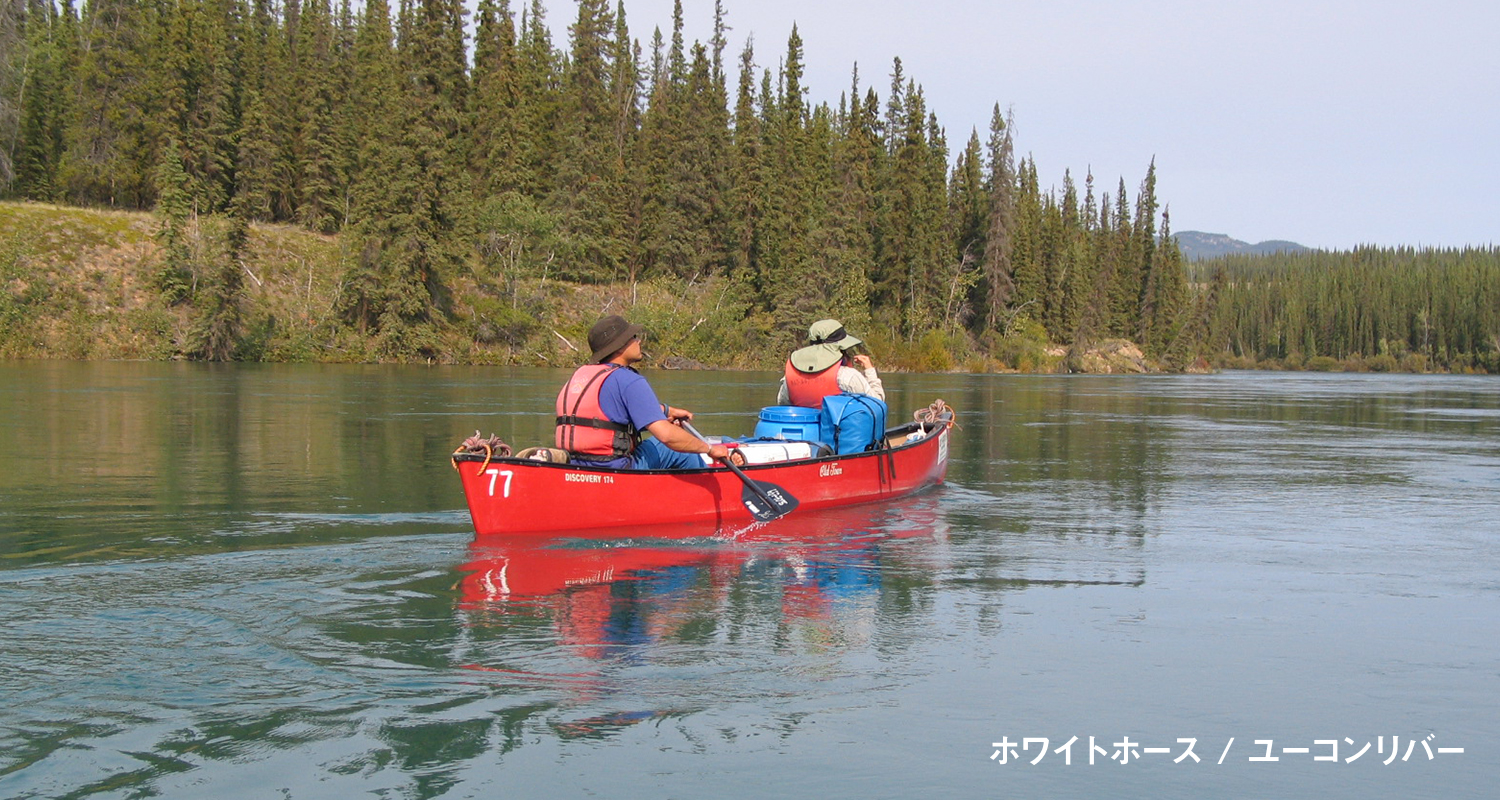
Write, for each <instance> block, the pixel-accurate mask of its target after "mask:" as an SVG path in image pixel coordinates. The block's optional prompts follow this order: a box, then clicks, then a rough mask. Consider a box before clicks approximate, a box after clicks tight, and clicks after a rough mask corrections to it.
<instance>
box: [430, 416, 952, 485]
mask: <svg viewBox="0 0 1500 800" xmlns="http://www.w3.org/2000/svg"><path fill="white" fill-rule="evenodd" d="M950 423H951V418H949V417H946V416H945V417H943V418H941V419H938V420H936V421H933V422H921V421H915V422H908V423H905V424H903V425H898V426H896V427H894V428H886V431H885V435H886V438H887V439H891V438H894V437H896V436H903V435H907V434H910V433H915V432H916V431H918V430H922V431H924V432H925V433H926V434H927V435H926V436H924V437H923V438H921V439H918V440H916V441H914V442H913V441H908V442H903V443H901V444H899V445H897V446H895V447H886V448H881V449H879V450H865V451H863V452H860V453H844V454H842V455H839V454H830V455H826V456H813V457H811V458H797V459H789V460H787V461H772V462H769V463H765V464H748V465H745V466H742V467H740V471H742V472H746V473H751V472H761V471H775V470H778V469H784V468H786V467H789V466H803V465H806V464H818V463H822V462H832V461H849V460H851V459H865V458H875V457H880V456H889V455H891V454H893V453H899V452H902V451H904V450H910V449H913V448H917V447H921V446H922V445H924V444H930V442H929V440H931V439H935V438H936V437H935V435H934V434H936V433H938V432H939V431H940V430H941V429H943V428H946V427H947V426H948V425H949V424H950ZM451 460H452V461H453V462H455V466H457V464H459V463H464V462H469V463H490V464H507V465H511V466H526V467H539V468H543V469H563V470H568V471H569V472H579V471H585V472H599V473H613V474H621V473H626V474H631V475H695V474H700V473H706V472H726V471H727V470H726V468H725V467H724V466H723V465H722V464H713V465H704V466H702V467H693V468H690V469H634V468H631V467H606V466H597V465H593V464H575V463H572V462H565V463H561V464H559V463H555V462H552V461H536V460H533V459H529V458H516V457H515V456H493V457H487V456H485V455H484V454H482V453H455V454H453V456H452V458H451Z"/></svg>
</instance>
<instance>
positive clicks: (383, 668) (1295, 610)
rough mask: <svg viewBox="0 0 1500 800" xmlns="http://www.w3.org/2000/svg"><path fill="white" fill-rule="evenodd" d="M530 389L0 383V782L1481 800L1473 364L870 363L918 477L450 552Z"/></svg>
mask: <svg viewBox="0 0 1500 800" xmlns="http://www.w3.org/2000/svg"><path fill="white" fill-rule="evenodd" d="M648 374H649V375H650V377H651V379H652V381H653V383H654V385H656V387H657V388H658V391H659V393H660V394H661V395H662V397H663V399H665V400H667V401H668V402H670V403H672V404H674V405H678V406H683V407H687V408H690V409H692V410H694V411H695V412H697V413H698V415H699V416H698V423H699V425H698V427H699V428H700V429H702V430H704V431H705V432H706V433H725V434H741V433H748V431H749V427H750V422H749V419H750V417H751V415H752V414H753V412H754V411H755V409H757V408H758V407H759V406H760V405H762V404H766V403H769V402H770V399H771V398H772V396H773V394H774V388H775V387H774V381H773V378H774V376H772V375H770V374H766V373H740V372H697V373H671V372H651V373H648ZM564 377H565V373H564V372H562V371H557V370H540V369H501V368H399V367H355V366H300V365H297V366H288V365H237V366H210V365H192V364H154V363H150V364H148V363H105V364H74V363H19V364H17V363H8V364H0V697H3V701H4V702H3V704H0V797H6V798H44V797H45V798H54V797H68V798H77V797H119V798H135V797H148V796H161V797H220V798H224V797H257V798H258V797H293V798H323V797H328V798H335V797H337V798H346V797H355V796H369V797H387V798H429V797H498V796H505V797H538V798H552V797H682V798H697V797H708V796H713V797H727V798H738V797H745V798H752V797H753V798H760V797H770V796H789V797H817V798H824V799H829V798H870V797H891V798H911V797H921V796H955V797H1043V796H1070V797H1110V798H1116V797H1154V798H1203V797H1267V798H1272V797H1274V798H1303V797H1306V798H1313V797H1317V798H1322V797H1329V796H1340V797H1361V798H1398V797H1399V798H1406V797H1415V796H1428V797H1446V798H1489V797H1494V792H1495V788H1494V787H1495V786H1496V785H1497V783H1500V753H1497V745H1500V714H1497V698H1500V382H1497V381H1496V380H1495V379H1494V378H1488V377H1459V376H1451V377H1450V376H1376V375H1321V374H1320V375H1304V374H1271V373H1231V374H1224V375H1213V376H1173V377H1146V378H1141V377H1132V378H1122V377H1050V376H1047V377H1043V376H991V375H984V376H967V375H939V376H932V375H890V376H888V377H887V378H886V385H887V387H888V389H889V393H890V399H891V405H892V408H893V416H895V415H896V414H898V413H899V414H906V413H908V412H909V411H910V410H911V409H914V408H917V407H921V406H925V405H927V404H928V403H929V402H931V401H932V400H933V399H934V398H937V397H941V398H943V399H944V400H946V401H947V402H948V403H949V404H950V405H952V406H954V407H955V408H957V409H958V411H959V424H960V426H961V427H960V429H959V430H956V431H955V432H954V439H953V446H952V450H951V458H952V462H951V467H950V471H949V483H948V484H947V485H945V486H943V487H941V488H938V489H935V490H933V491H929V492H927V493H924V494H921V495H918V496H915V497H911V498H907V499H905V500H901V501H897V502H892V503H886V504H880V505H872V506H865V507H856V508H852V509H843V510H839V511H836V512H827V513H811V512H806V513H804V512H800V511H799V512H796V513H794V514H793V515H791V516H789V517H787V518H786V519H784V520H780V521H778V522H775V523H771V524H769V525H765V526H760V527H752V528H745V529H737V530H728V531H715V530H711V529H709V530H703V531H691V532H689V533H690V535H687V536H686V537H684V536H683V533H682V532H681V531H674V532H672V536H671V537H670V538H668V537H663V536H661V535H659V534H661V533H662V532H659V531H652V530H650V529H644V530H633V531H628V532H625V533H622V534H621V535H620V536H618V537H611V538H608V539H598V538H569V537H563V538H562V539H560V540H556V541H543V542H515V541H505V540H494V541H490V540H477V541H476V537H475V536H474V534H473V531H472V528H471V527H470V525H469V520H468V516H467V512H466V511H465V510H464V506H463V499H462V496H461V493H460V491H459V487H458V481H457V478H456V477H455V476H454V474H453V471H452V468H451V466H450V465H449V464H448V461H447V458H446V456H447V454H448V453H449V452H450V451H451V450H452V449H453V447H454V446H455V445H456V444H457V443H458V441H459V440H461V439H462V438H463V437H464V436H467V435H469V434H471V433H473V432H474V430H475V429H476V428H477V429H480V430H482V431H483V432H484V433H486V434H489V433H492V432H493V433H497V434H499V435H500V436H501V437H502V438H503V439H505V440H506V441H508V442H511V443H512V444H514V445H516V446H518V447H519V446H524V445H528V444H538V443H542V442H543V441H544V440H545V439H546V438H547V437H548V435H549V426H550V419H549V412H550V408H551V403H552V396H553V394H554V393H555V391H556V388H557V387H558V386H559V385H560V384H561V382H562V380H563V378H564ZM558 513H566V509H559V510H558ZM1042 740H1045V741H1042ZM1091 742H1092V744H1093V746H1092V747H1091V746H1090V745H1091ZM1012 745H1013V746H1012ZM1459 750H1461V751H1462V752H1457V751H1459ZM1266 758H1274V759H1276V760H1274V761H1270V760H1257V759H1266ZM1091 762H1092V763H1091Z"/></svg>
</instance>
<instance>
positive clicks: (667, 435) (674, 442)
mask: <svg viewBox="0 0 1500 800" xmlns="http://www.w3.org/2000/svg"><path fill="white" fill-rule="evenodd" d="M670 410H671V411H677V412H680V413H682V414H687V416H686V417H682V416H678V417H674V418H673V419H690V418H691V417H692V414H690V413H688V412H686V411H683V410H682V409H680V408H672V409H670ZM646 430H648V431H650V432H651V435H652V436H655V437H656V440H657V441H659V442H661V443H662V444H664V445H666V446H667V447H670V448H672V449H673V450H676V451H677V452H679V453H706V454H708V457H709V458H712V459H714V460H716V461H717V460H719V459H724V458H728V457H729V448H727V447H725V446H724V445H722V444H714V445H711V444H709V443H708V442H705V441H703V440H702V439H699V438H698V437H696V436H694V435H692V434H691V433H688V432H687V431H685V430H683V429H682V428H681V427H679V426H677V425H674V424H672V423H671V422H668V421H667V420H664V419H660V420H657V421H656V422H653V423H651V424H650V425H647V426H646Z"/></svg>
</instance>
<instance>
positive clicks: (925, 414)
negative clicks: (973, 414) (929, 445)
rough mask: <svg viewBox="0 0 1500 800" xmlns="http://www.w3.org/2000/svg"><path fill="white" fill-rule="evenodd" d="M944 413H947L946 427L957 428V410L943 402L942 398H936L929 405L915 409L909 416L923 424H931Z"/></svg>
mask: <svg viewBox="0 0 1500 800" xmlns="http://www.w3.org/2000/svg"><path fill="white" fill-rule="evenodd" d="M944 414H947V415H948V427H950V428H957V427H958V411H956V410H954V409H953V408H952V407H951V406H949V405H948V404H947V403H945V402H943V400H942V398H938V399H937V400H934V401H932V405H929V406H928V407H926V408H919V409H917V410H916V411H915V412H913V413H912V415H911V416H912V419H915V420H916V421H917V422H920V423H922V424H924V425H931V424H935V423H937V422H938V421H939V420H940V419H941V418H942V416H943V415H944Z"/></svg>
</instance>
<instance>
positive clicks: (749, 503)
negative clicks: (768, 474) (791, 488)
mask: <svg viewBox="0 0 1500 800" xmlns="http://www.w3.org/2000/svg"><path fill="white" fill-rule="evenodd" d="M740 502H742V503H744V504H745V509H746V510H747V511H749V512H750V515H751V516H753V517H755V518H756V519H757V520H759V521H761V522H770V521H771V520H773V519H779V518H781V517H784V516H786V515H787V514H790V513H792V510H793V509H795V508H796V507H797V498H796V497H793V496H792V493H791V492H788V491H787V490H785V489H783V488H781V487H780V486H777V485H776V484H774V483H768V482H766V481H746V483H745V488H744V491H741V492H740Z"/></svg>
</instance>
